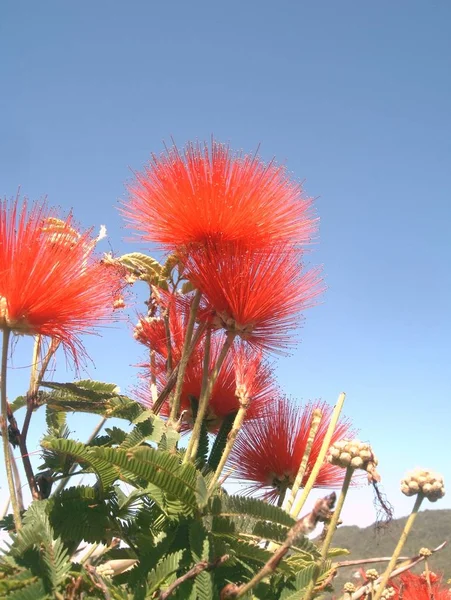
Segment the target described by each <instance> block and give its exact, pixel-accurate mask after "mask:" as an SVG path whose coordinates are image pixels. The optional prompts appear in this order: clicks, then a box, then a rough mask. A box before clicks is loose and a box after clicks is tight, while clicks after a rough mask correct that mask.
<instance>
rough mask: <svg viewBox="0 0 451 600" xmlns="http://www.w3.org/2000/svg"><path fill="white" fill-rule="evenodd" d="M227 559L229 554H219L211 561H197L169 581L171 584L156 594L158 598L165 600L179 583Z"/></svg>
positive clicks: (210, 569)
mask: <svg viewBox="0 0 451 600" xmlns="http://www.w3.org/2000/svg"><path fill="white" fill-rule="evenodd" d="M228 560H229V555H228V554H224V555H223V556H220V557H219V558H217V559H216V560H214V561H213V562H211V563H209V562H207V561H206V560H203V561H201V562H199V563H197V564H196V565H194V567H193V568H192V569H190V570H189V571H187V572H186V573H185V574H184V575H181V576H180V577H178V578H177V579H176V580H175V581H174V582H173V583H171V585H170V586H169V587H168V588H167V589H166V590H164V591H161V592H160V595H159V596H158V600H166V598H169V596H170V595H171V594H172V592H173V591H174V590H175V589H177V588H178V587H179V586H180V585H182V583H185V581H188V580H189V579H194V578H195V577H197V576H198V575H199V573H202V571H212V570H213V569H216V568H217V567H219V566H220V565H222V564H223V563H225V562H226V561H228Z"/></svg>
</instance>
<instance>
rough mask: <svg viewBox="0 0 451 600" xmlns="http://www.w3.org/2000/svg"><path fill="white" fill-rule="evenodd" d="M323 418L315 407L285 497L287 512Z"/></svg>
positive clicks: (300, 480) (303, 473)
mask: <svg viewBox="0 0 451 600" xmlns="http://www.w3.org/2000/svg"><path fill="white" fill-rule="evenodd" d="M322 418H323V413H322V412H321V410H320V409H319V408H316V409H315V410H314V411H313V415H312V420H311V423H310V431H309V434H308V438H307V444H306V446H305V451H304V456H303V457H302V461H301V464H300V466H299V471H298V473H297V475H296V479H295V480H294V483H293V487H292V488H291V493H290V495H289V496H288V498H287V503H286V506H285V510H286V511H287V513H288V514H290V510H291V507H292V506H293V502H294V499H295V498H296V495H297V493H298V491H299V488H300V487H301V484H302V480H303V479H304V475H305V471H306V469H307V465H308V459H309V458H310V453H311V451H312V446H313V442H314V441H315V436H316V434H317V432H318V428H319V425H320V423H321V419H322Z"/></svg>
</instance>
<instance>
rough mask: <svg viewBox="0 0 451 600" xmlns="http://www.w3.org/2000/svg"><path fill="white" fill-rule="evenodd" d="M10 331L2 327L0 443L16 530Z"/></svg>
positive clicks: (17, 522)
mask: <svg viewBox="0 0 451 600" xmlns="http://www.w3.org/2000/svg"><path fill="white" fill-rule="evenodd" d="M10 334H11V331H10V330H9V329H3V344H2V364H1V386H0V396H1V431H2V443H3V454H4V458H5V469H6V479H7V481H8V489H9V497H10V499H11V506H12V509H13V517H14V525H15V526H16V531H19V529H21V527H22V519H21V517H20V509H19V504H18V502H17V497H16V488H15V486H14V477H13V470H12V466H11V461H12V460H13V458H12V456H11V454H10V451H9V440H8V425H7V423H8V401H7V398H6V374H7V368H8V346H9V338H10Z"/></svg>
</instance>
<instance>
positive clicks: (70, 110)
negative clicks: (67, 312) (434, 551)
mask: <svg viewBox="0 0 451 600" xmlns="http://www.w3.org/2000/svg"><path fill="white" fill-rule="evenodd" d="M450 22H451V4H450V3H449V2H447V0H441V1H436V2H432V1H431V2H424V1H421V2H420V1H417V0H398V1H397V2H390V1H388V0H382V1H380V2H377V3H376V2H368V1H367V2H349V1H344V2H332V1H328V2H327V1H324V2H305V1H299V2H278V3H275V2H268V1H266V0H263V1H262V0H260V1H258V2H257V1H254V0H251V1H246V2H242V1H237V0H232V1H229V2H227V3H217V2H198V1H193V2H189V3H187V2H170V1H168V2H150V1H148V2H144V1H134V2H127V3H126V2H116V3H114V2H107V1H105V0H103V1H101V0H97V1H96V2H92V3H75V2H73V3H62V2H56V1H53V2H50V1H44V2H39V3H29V2H22V1H20V0H18V1H14V2H12V1H10V2H4V3H2V6H1V7H0V56H1V61H0V81H1V88H2V93H1V94H0V194H1V195H6V196H12V195H15V193H16V191H17V187H18V186H19V185H20V186H21V189H22V192H23V193H24V194H27V195H28V196H30V197H31V198H33V199H35V198H39V197H42V196H44V195H47V196H48V199H49V203H51V204H56V205H60V206H61V207H62V208H63V209H64V210H66V211H67V210H69V209H70V208H72V207H73V208H74V211H75V214H76V218H77V219H78V220H79V221H81V222H82V223H83V225H86V226H91V225H95V226H96V227H98V226H99V225H100V224H101V223H105V224H106V225H107V228H108V232H109V235H110V243H111V245H112V247H113V248H114V250H115V251H116V252H118V253H119V252H125V251H130V250H133V249H135V250H136V249H142V248H139V246H137V245H136V244H135V245H132V244H130V243H128V242H125V241H124V238H125V237H126V236H127V235H128V233H127V232H125V231H124V229H123V224H122V222H121V219H120V216H119V214H118V212H117V210H116V207H117V201H118V199H119V198H121V197H123V196H124V182H125V181H126V180H127V179H129V178H130V177H131V169H141V168H142V166H143V165H144V163H145V162H146V161H147V160H148V158H149V156H150V153H151V152H157V153H158V152H160V151H161V150H162V148H163V141H164V140H166V141H168V140H170V136H173V137H174V138H175V140H176V142H177V143H178V144H179V145H182V144H184V143H185V142H186V141H187V140H193V139H200V140H204V139H209V138H210V136H211V134H214V135H215V137H216V138H217V139H218V140H221V141H228V142H230V144H231V146H232V147H233V148H237V149H241V148H242V149H244V150H245V151H250V152H252V151H254V150H255V148H256V146H257V145H258V144H261V155H262V156H263V157H264V158H265V159H270V158H272V157H273V156H275V157H276V158H277V159H278V161H280V162H283V163H285V164H286V165H287V167H288V169H289V170H290V172H292V173H293V175H294V176H295V177H297V178H299V179H301V180H304V179H305V188H306V190H307V192H308V193H309V194H310V195H312V196H315V197H318V200H317V203H316V207H317V211H318V214H319V216H320V217H321V231H320V240H319V242H318V244H317V245H316V246H315V248H314V250H313V252H312V253H311V255H309V261H310V263H311V264H312V265H316V264H323V265H324V273H325V277H326V283H327V285H328V291H327V293H326V294H325V295H324V298H323V303H322V304H321V305H320V306H318V307H316V308H314V309H311V310H310V311H308V312H306V315H305V316H306V322H305V325H304V327H303V329H302V331H301V332H300V336H301V338H302V343H301V344H300V345H299V346H298V348H297V349H296V351H295V352H294V353H293V355H292V356H290V357H289V358H288V359H284V360H282V361H279V362H278V366H277V372H278V375H279V378H280V381H281V383H282V385H283V387H284V388H285V390H286V392H287V393H288V394H290V395H292V396H294V397H296V398H299V399H301V400H302V399H305V400H307V399H314V398H323V399H326V400H328V401H330V402H331V403H334V402H335V400H336V398H337V396H338V394H339V392H340V391H342V390H344V391H346V392H347V404H346V407H345V412H346V414H347V415H349V416H351V417H352V418H353V420H354V422H355V424H356V426H357V427H358V428H359V429H360V432H361V437H362V438H363V439H365V440H370V441H371V442H372V444H373V447H374V450H375V452H376V454H377V455H378V456H379V458H380V463H381V465H380V471H381V474H382V477H383V483H384V486H385V491H386V492H387V494H388V496H389V498H390V500H391V501H392V503H393V504H394V506H395V509H396V514H397V516H400V515H402V514H405V513H407V512H408V511H409V509H410V507H411V505H412V502H411V500H410V499H404V498H403V497H402V496H401V494H400V492H399V489H398V488H399V485H398V484H399V479H400V478H401V476H402V475H403V474H404V472H405V471H406V470H408V469H410V468H413V467H415V466H417V465H422V466H426V467H431V468H434V469H437V470H439V471H441V472H442V473H443V474H444V475H445V477H446V476H448V481H451V479H450V478H449V475H450V474H451V469H450V468H449V458H448V452H444V451H443V449H444V448H446V443H447V440H448V436H449V426H450V425H449V423H450V420H451V419H450V416H451V415H450V408H449V406H450V399H451V398H450V396H451V368H450V362H451V352H450V338H451V319H450V306H451V275H450V268H449V265H450V262H451V244H450V218H451V209H450V188H451V186H450V182H449V173H450V170H451V109H450V107H451V38H450V36H449V23H450ZM103 249H104V250H105V251H106V250H108V249H109V247H108V244H106V243H105V244H104V247H103ZM87 345H88V349H89V351H90V353H91V355H92V356H93V359H94V362H95V368H94V367H90V368H89V374H90V375H91V376H92V377H94V378H97V379H103V380H107V381H110V380H115V381H116V382H117V383H118V384H119V385H120V386H121V387H122V388H123V389H126V388H127V386H128V385H130V383H133V379H134V377H135V374H136V370H135V369H134V368H133V367H132V366H130V365H132V364H134V363H136V362H138V360H139V358H140V354H141V351H140V349H139V348H138V347H137V346H136V345H135V344H134V343H133V341H132V340H131V336H130V333H129V330H128V329H127V326H126V325H123V326H118V327H116V328H112V329H109V330H107V331H106V332H105V335H104V338H103V340H102V339H91V340H89V341H88V344H87ZM28 351H29V347H28V343H27V342H26V341H24V340H20V342H19V344H18V346H17V348H16V353H15V356H14V365H15V370H14V372H13V375H12V377H11V379H10V394H11V396H14V394H15V393H18V392H21V391H23V390H24V389H25V388H26V387H27V379H26V369H22V368H19V367H22V366H25V365H26V364H27V361H29V358H28V356H29V354H27V353H28ZM60 366H62V367H64V359H60ZM92 424H94V421H93V420H92V419H91V418H89V417H86V418H85V417H83V418H82V419H81V420H80V419H78V420H77V421H76V422H75V425H74V426H76V427H77V434H78V435H80V436H83V435H85V434H87V432H88V431H89V429H90V428H91V427H92ZM41 425H42V416H39V415H38V416H37V417H36V418H35V426H34V428H33V430H32V432H31V438H30V446H32V448H30V450H32V449H34V450H37V449H38V439H39V427H40V426H41ZM3 489H4V488H3ZM450 497H451V494H450V496H448V497H447V498H445V499H444V500H443V501H442V502H440V503H438V504H437V505H436V506H437V508H445V507H450V506H451V501H450V499H449V498H450ZM373 516H374V511H373V508H372V496H371V492H370V491H369V490H367V489H365V490H362V491H358V492H354V494H353V496H352V497H351V498H350V500H349V502H348V508H347V510H346V511H345V514H344V517H345V521H346V522H348V523H359V524H361V523H369V522H370V521H371V520H372V519H373Z"/></svg>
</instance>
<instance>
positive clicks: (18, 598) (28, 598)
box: [8, 581, 50, 600]
mask: <svg viewBox="0 0 451 600" xmlns="http://www.w3.org/2000/svg"><path fill="white" fill-rule="evenodd" d="M8 598H10V600H47V598H50V596H49V595H48V594H47V593H46V591H45V589H44V586H43V585H42V582H41V581H36V582H35V583H32V584H31V585H27V586H26V587H24V588H22V589H20V590H17V591H16V592H13V593H12V594H8Z"/></svg>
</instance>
